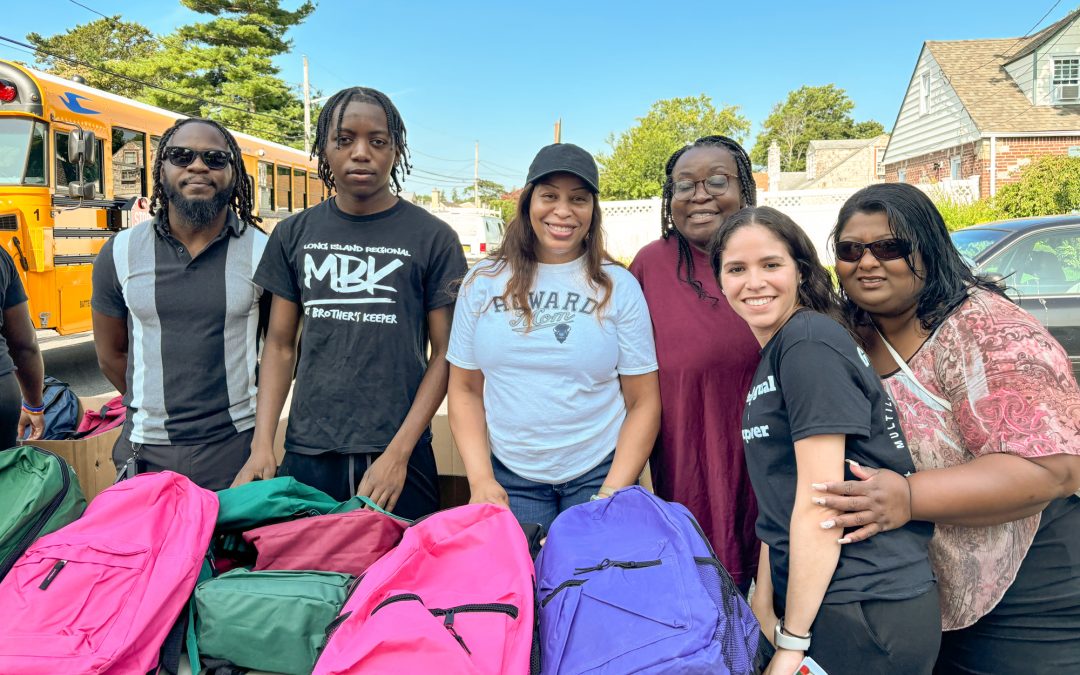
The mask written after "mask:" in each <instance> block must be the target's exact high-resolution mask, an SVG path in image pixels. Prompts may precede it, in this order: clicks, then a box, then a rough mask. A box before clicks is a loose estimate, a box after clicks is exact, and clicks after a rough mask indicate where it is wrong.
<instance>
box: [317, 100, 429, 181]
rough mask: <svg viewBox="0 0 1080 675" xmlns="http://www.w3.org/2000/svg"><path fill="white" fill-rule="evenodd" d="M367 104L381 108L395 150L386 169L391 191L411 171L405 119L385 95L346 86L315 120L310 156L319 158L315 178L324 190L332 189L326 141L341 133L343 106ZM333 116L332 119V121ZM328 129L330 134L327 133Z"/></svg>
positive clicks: (328, 102) (343, 117) (343, 116)
mask: <svg viewBox="0 0 1080 675" xmlns="http://www.w3.org/2000/svg"><path fill="white" fill-rule="evenodd" d="M353 101H356V102H358V103H371V104H372V105H377V106H379V107H380V108H382V110H383V112H384V113H385V114H386V127H387V129H389V131H390V139H391V140H392V141H393V143H394V149H395V150H397V157H395V158H394V166H393V168H392V169H391V171H390V179H391V180H392V181H393V182H394V191H395V192H401V183H402V181H403V180H405V176H407V175H409V173H410V172H411V171H412V164H410V163H409V146H408V144H407V143H406V142H405V122H403V121H402V120H401V113H399V112H398V109H397V107H396V106H395V105H394V104H393V102H392V101H391V100H390V97H388V96H387V95H386V94H384V93H382V92H381V91H379V90H377V89H369V88H368V87H349V88H348V89H342V90H341V91H339V92H338V93H336V94H334V95H333V96H331V97H330V99H329V100H328V101H327V102H326V106H325V107H324V108H323V109H322V110H321V111H319V121H318V123H317V124H316V126H315V144H314V145H313V146H312V148H311V157H312V159H314V158H315V157H316V156H317V157H318V158H319V178H321V179H322V182H323V184H324V185H326V189H327V190H333V189H334V174H333V172H332V171H330V163H329V162H328V161H327V160H326V144H327V143H328V142H329V141H330V137H331V135H333V136H335V137H336V136H337V135H338V134H340V133H341V123H342V121H343V120H344V119H345V109H346V108H348V107H349V103H351V102H353ZM335 118H336V120H335ZM331 128H332V129H333V134H331Z"/></svg>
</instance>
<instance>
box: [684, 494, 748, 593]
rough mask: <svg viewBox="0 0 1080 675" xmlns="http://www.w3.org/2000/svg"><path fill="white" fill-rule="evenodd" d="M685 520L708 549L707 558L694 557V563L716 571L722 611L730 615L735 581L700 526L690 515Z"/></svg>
mask: <svg viewBox="0 0 1080 675" xmlns="http://www.w3.org/2000/svg"><path fill="white" fill-rule="evenodd" d="M686 518H687V519H688V520H689V521H690V524H691V525H693V526H694V530H695V531H697V533H698V536H699V537H701V540H702V541H703V542H705V548H707V549H709V553H710V554H711V555H710V556H708V557H705V556H694V562H695V563H697V564H699V565H711V566H712V567H715V568H716V571H717V572H718V573H719V574H720V583H721V585H723V587H724V591H725V592H724V593H723V600H724V611H725V612H727V613H728V614H731V613H732V612H734V611H735V607H733V606H732V604H731V599H732V595H735V594H738V593H739V587H738V586H736V585H735V580H734V579H732V578H731V573H730V572H728V571H727V570H726V569H724V565H723V563H721V562H720V559H719V558H717V557H716V551H715V550H714V549H713V547H712V543H711V542H709V538H708V537H706V536H705V531H704V530H702V529H701V525H699V524H698V522H697V521H696V520H694V518H693V517H692V516H690V515H687V516H686Z"/></svg>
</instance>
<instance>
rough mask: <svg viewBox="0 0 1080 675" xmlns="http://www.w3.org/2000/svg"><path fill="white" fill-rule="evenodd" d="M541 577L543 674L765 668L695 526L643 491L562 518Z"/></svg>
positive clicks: (753, 627)
mask: <svg viewBox="0 0 1080 675" xmlns="http://www.w3.org/2000/svg"><path fill="white" fill-rule="evenodd" d="M536 575H537V584H538V585H537V601H538V603H539V607H540V634H541V650H540V660H541V668H542V670H541V672H542V673H545V674H550V675H555V674H556V673H558V674H560V675H563V674H568V673H586V672H588V673H612V674H614V673H619V674H623V673H673V672H677V673H687V674H689V673H710V674H722V673H739V674H741V673H754V672H757V671H758V670H759V668H760V663H759V659H758V657H757V654H758V644H759V641H761V642H763V640H760V638H761V637H762V636H761V629H760V628H759V626H758V622H757V620H756V619H755V618H754V615H753V613H752V612H751V611H750V607H749V606H748V605H747V604H746V601H745V600H744V599H743V597H742V596H741V595H740V594H739V591H738V589H737V588H736V587H735V582H734V581H733V580H732V578H731V576H730V575H729V574H728V573H727V570H725V569H724V568H723V566H722V565H721V564H720V561H719V560H717V559H716V555H715V554H714V552H713V550H712V547H711V546H710V544H709V542H708V540H707V539H706V538H705V535H704V534H703V533H702V531H701V528H700V527H699V526H698V524H697V521H696V520H694V517H693V516H692V515H690V512H689V511H687V510H686V508H685V507H684V506H682V505H681V504H673V503H669V502H665V501H664V500H662V499H660V498H659V497H656V496H654V495H652V494H650V493H648V492H646V491H645V490H644V489H643V488H641V487H637V486H634V487H629V488H625V489H623V490H619V491H618V492H616V493H615V495H614V496H612V497H610V498H608V499H601V500H597V501H593V502H589V503H587V504H582V505H580V506H575V507H572V508H570V509H568V510H567V511H565V512H563V513H562V514H561V515H559V517H558V518H556V519H555V522H554V523H552V525H551V530H550V532H549V534H548V538H547V543H546V544H545V545H544V548H543V550H542V551H541V552H540V556H539V557H538V558H537V559H536Z"/></svg>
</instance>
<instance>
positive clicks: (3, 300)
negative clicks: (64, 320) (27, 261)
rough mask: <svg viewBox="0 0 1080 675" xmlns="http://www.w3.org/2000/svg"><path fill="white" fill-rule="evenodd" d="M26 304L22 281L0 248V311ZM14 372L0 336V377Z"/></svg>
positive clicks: (1, 321) (1, 323)
mask: <svg viewBox="0 0 1080 675" xmlns="http://www.w3.org/2000/svg"><path fill="white" fill-rule="evenodd" d="M24 302H26V291H25V290H23V285H22V279H21V278H19V271H18V270H17V269H15V261H14V260H12V259H11V255H9V254H8V252H7V251H5V250H4V249H2V248H0V309H5V310H6V309H11V308H12V307H14V306H15V305H18V304H21V303H24ZM3 327H4V315H3V313H0V329H3ZM14 370H15V362H14V361H12V360H11V354H10V352H8V345H7V340H5V339H4V336H3V334H0V375H7V374H8V373H10V372H13V371H14Z"/></svg>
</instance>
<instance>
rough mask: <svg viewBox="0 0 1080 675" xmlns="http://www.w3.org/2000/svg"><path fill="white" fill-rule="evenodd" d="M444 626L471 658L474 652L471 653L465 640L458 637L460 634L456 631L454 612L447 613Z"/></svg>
mask: <svg viewBox="0 0 1080 675" xmlns="http://www.w3.org/2000/svg"><path fill="white" fill-rule="evenodd" d="M443 626H445V627H446V630H448V631H450V634H451V635H453V636H454V639H455V640H457V643H458V644H459V645H461V648H462V649H464V650H465V653H466V654H468V655H469V656H472V651H470V650H469V647H468V646H467V645H466V644H465V640H464V639H463V638H462V637H461V636H460V635H458V632H457V631H456V630H454V611H453V610H450V611H448V612H447V613H446V615H445V616H444V617H443Z"/></svg>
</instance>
